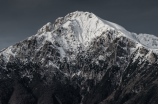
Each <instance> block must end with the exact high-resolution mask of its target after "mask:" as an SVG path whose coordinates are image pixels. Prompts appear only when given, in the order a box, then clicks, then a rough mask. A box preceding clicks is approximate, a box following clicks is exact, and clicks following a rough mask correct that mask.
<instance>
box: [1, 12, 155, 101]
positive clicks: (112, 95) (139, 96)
mask: <svg viewBox="0 0 158 104" xmlns="http://www.w3.org/2000/svg"><path fill="white" fill-rule="evenodd" d="M157 103H158V37H156V36H153V35H149V34H136V33H131V32H128V31H127V30H126V29H124V28H123V27H121V26H119V25H117V24H115V23H112V22H109V21H106V20H103V19H101V18H99V17H97V16H96V15H94V14H93V13H89V12H79V11H76V12H73V13H70V14H68V15H66V16H65V17H60V18H58V19H56V21H55V23H54V24H51V23H47V24H46V25H44V26H43V27H42V28H41V29H39V30H38V32H37V34H36V35H33V36H31V37H29V38H27V39H26V40H23V41H21V42H19V43H17V44H15V45H13V46H10V47H8V48H5V49H3V50H1V51H0V104H157Z"/></svg>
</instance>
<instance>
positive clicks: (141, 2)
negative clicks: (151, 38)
mask: <svg viewBox="0 0 158 104" xmlns="http://www.w3.org/2000/svg"><path fill="white" fill-rule="evenodd" d="M76 10H79V11H88V12H93V13H94V14H96V15H97V16H99V17H101V18H103V19H105V20H108V21H111V22H115V23H117V24H119V25H121V26H123V27H125V28H126V29H127V30H128V31H131V32H136V33H149V34H154V35H157V36H158V29H157V28H158V0H0V49H2V48H5V47H8V46H10V45H13V44H15V43H17V42H19V41H21V40H24V39H25V38H27V37H29V36H31V35H34V34H36V32H37V30H38V29H39V28H41V27H42V26H43V25H45V24H46V23H47V22H52V23H54V21H55V19H56V18H58V17H63V16H65V15H66V14H68V13H70V12H74V11H76Z"/></svg>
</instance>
